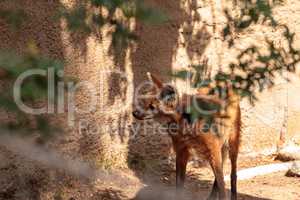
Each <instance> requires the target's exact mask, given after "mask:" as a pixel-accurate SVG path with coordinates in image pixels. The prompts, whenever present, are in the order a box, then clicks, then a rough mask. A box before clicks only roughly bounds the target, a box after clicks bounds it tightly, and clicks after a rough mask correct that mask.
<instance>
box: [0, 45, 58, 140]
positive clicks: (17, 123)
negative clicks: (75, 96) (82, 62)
mask: <svg viewBox="0 0 300 200" xmlns="http://www.w3.org/2000/svg"><path fill="white" fill-rule="evenodd" d="M49 68H53V69H54V73H55V74H57V71H58V70H62V69H63V63H61V62H60V61H58V60H55V59H49V58H46V57H44V56H42V55H40V54H39V53H38V51H37V49H36V47H35V46H34V45H30V47H29V48H28V51H27V53H25V54H24V55H18V54H17V53H15V52H13V51H11V52H7V51H3V50H2V51H0V70H1V72H2V76H1V79H2V81H5V82H7V83H8V84H7V86H6V87H5V88H4V90H5V91H1V94H2V95H1V96H0V107H1V108H3V109H5V110H6V111H7V112H8V113H12V114H13V116H14V118H15V120H14V121H13V122H12V121H9V122H7V123H2V124H1V128H4V129H6V130H18V132H20V131H21V132H22V133H23V132H24V133H29V132H33V131H38V133H41V134H42V136H49V135H50V132H51V131H53V130H54V129H56V128H54V127H51V126H50V125H49V123H48V122H47V117H46V116H43V115H29V114H27V113H24V112H22V111H21V110H20V109H19V107H18V106H17V105H16V102H15V101H14V98H13V84H12V83H14V81H15V80H16V79H17V78H18V77H19V75H20V74H22V73H23V72H26V71H27V70H30V69H42V70H47V69H49ZM58 80H59V78H58V77H57V76H56V77H55V81H58ZM47 93H48V79H47V76H38V75H33V76H30V77H28V78H26V79H25V81H24V83H23V84H22V88H21V99H22V101H23V102H25V104H27V105H34V104H36V103H38V102H40V101H45V100H46V98H47ZM33 124H35V125H33Z"/></svg>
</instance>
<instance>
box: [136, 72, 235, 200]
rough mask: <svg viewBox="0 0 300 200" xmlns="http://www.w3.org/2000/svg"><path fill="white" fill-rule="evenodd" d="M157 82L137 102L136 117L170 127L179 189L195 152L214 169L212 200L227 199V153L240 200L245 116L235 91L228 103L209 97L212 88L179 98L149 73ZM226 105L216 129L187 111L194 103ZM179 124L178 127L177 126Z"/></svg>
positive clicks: (232, 179)
mask: <svg viewBox="0 0 300 200" xmlns="http://www.w3.org/2000/svg"><path fill="white" fill-rule="evenodd" d="M148 77H149V79H150V80H151V82H153V88H152V89H151V91H149V92H148V94H150V95H149V97H148V98H145V97H144V98H143V99H140V100H138V102H136V103H137V104H139V106H136V105H135V109H134V111H133V116H134V117H135V118H137V119H139V120H144V119H150V118H152V119H155V120H158V121H159V122H162V123H166V124H168V133H169V135H170V136H171V138H172V141H173V148H174V151H175V152H176V186H177V188H182V186H183V184H184V180H185V174H186V165H187V162H188V159H189V157H190V153H191V150H192V149H193V150H194V151H195V152H196V153H197V155H198V156H201V157H202V158H204V159H206V160H207V161H208V162H209V163H210V165H211V168H212V170H213V173H214V175H215V181H214V184H213V188H212V191H211V193H210V196H209V199H216V198H217V197H219V199H226V192H225V183H224V175H223V162H224V159H225V157H226V154H227V152H229V158H230V161H231V199H232V200H235V199H237V189H236V181H237V175H236V170H237V157H238V150H239V143H240V126H241V114H240V106H239V97H238V96H237V95H235V94H234V93H233V91H232V89H228V90H227V99H226V102H225V101H222V100H221V99H220V98H217V97H216V96H213V95H209V94H208V90H209V89H208V88H204V89H201V90H200V89H199V90H198V92H197V93H196V94H195V95H182V97H181V98H178V95H177V92H176V90H175V88H174V87H173V86H171V85H168V84H163V83H162V82H161V81H160V80H159V79H158V78H157V77H155V76H154V75H152V74H150V73H148ZM199 102H200V103H201V102H214V103H217V104H218V103H219V104H222V103H224V102H225V104H226V105H225V106H224V107H225V111H224V112H223V114H222V115H224V113H225V116H226V117H221V114H220V111H216V113H214V115H215V118H216V119H217V120H216V122H218V123H216V124H217V125H216V126H215V127H214V128H213V126H211V128H207V127H205V128H204V126H205V125H207V123H205V122H204V119H201V118H200V119H196V120H195V121H192V119H191V116H190V114H189V113H188V112H186V110H187V109H188V107H190V105H191V104H192V103H196V104H198V103H199ZM174 125H175V126H174Z"/></svg>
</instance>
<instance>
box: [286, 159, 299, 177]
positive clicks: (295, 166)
mask: <svg viewBox="0 0 300 200" xmlns="http://www.w3.org/2000/svg"><path fill="white" fill-rule="evenodd" d="M286 176H288V177H300V161H296V162H294V164H293V165H292V167H291V169H290V170H289V171H287V173H286Z"/></svg>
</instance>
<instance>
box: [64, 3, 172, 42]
mask: <svg viewBox="0 0 300 200" xmlns="http://www.w3.org/2000/svg"><path fill="white" fill-rule="evenodd" d="M103 9H105V10H107V12H108V13H107V14H103ZM60 16H61V17H63V18H65V19H66V20H67V23H68V28H69V29H70V30H71V31H81V32H84V33H88V34H89V33H93V32H95V33H96V34H97V32H98V31H99V29H101V28H102V27H103V26H104V25H110V26H113V27H114V28H115V29H114V31H112V38H113V45H114V46H115V47H126V46H127V44H128V42H129V41H132V40H136V39H137V37H136V35H135V34H134V32H133V31H131V30H130V29H129V25H128V23H129V20H130V19H136V20H138V21H140V22H142V23H145V24H151V25H153V24H160V23H162V22H164V21H166V20H167V17H166V16H165V15H164V14H163V13H162V12H160V11H159V10H157V9H154V8H151V7H148V6H146V5H145V4H144V2H143V1H142V0H126V1H123V0H90V1H85V2H84V3H82V4H80V5H78V6H76V7H75V8H73V9H71V10H68V9H66V8H63V9H62V11H61V15H60Z"/></svg>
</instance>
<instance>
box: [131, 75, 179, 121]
mask: <svg viewBox="0 0 300 200" xmlns="http://www.w3.org/2000/svg"><path fill="white" fill-rule="evenodd" d="M147 76H148V79H149V81H150V83H151V87H150V88H148V90H147V91H146V92H144V93H143V94H139V93H137V94H135V98H134V111H133V112H132V114H133V116H134V117H135V118H137V119H139V120H144V119H156V120H161V119H162V118H166V117H168V116H169V115H172V114H173V113H175V112H176V106H177V104H178V94H177V91H176V89H175V87H173V86H172V85H170V84H163V83H162V82H161V81H160V80H159V79H158V78H157V77H156V76H155V75H153V74H151V73H149V72H148V73H147Z"/></svg>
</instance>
